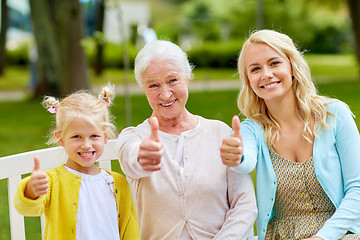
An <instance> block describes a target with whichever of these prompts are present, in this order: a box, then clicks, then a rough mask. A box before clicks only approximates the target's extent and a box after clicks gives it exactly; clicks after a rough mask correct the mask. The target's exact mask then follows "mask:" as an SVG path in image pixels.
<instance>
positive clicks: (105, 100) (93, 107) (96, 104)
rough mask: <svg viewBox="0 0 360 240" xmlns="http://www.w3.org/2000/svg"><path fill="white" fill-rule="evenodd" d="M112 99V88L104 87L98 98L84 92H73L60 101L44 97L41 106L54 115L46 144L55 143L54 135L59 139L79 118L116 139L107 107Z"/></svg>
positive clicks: (110, 86) (109, 86)
mask: <svg viewBox="0 0 360 240" xmlns="http://www.w3.org/2000/svg"><path fill="white" fill-rule="evenodd" d="M113 98H114V87H113V86H112V85H110V84H109V85H107V86H105V87H104V88H103V89H102V90H101V92H100V94H99V96H98V97H95V96H94V95H92V94H91V93H89V92H88V91H85V90H81V91H78V92H75V93H73V94H71V95H69V96H67V97H66V98H64V99H63V100H62V101H60V100H58V99H56V98H55V97H52V96H46V97H45V98H44V100H43V105H44V106H45V107H46V108H48V111H49V112H52V113H56V127H55V129H54V130H53V131H51V133H50V136H49V141H48V142H47V143H48V144H54V143H56V142H57V140H58V139H57V138H56V137H55V135H54V133H55V132H59V137H60V138H61V137H62V136H63V134H64V133H65V132H66V130H67V127H68V126H69V124H70V123H71V122H72V121H73V120H74V119H75V118H80V119H83V120H84V121H87V122H88V123H90V124H92V125H93V126H95V127H96V128H98V129H101V130H102V131H103V132H104V133H105V134H106V136H107V137H108V138H110V139H112V138H115V137H116V128H115V126H114V124H113V117H112V116H111V114H110V111H109V108H108V107H109V106H110V105H111V104H112V100H113Z"/></svg>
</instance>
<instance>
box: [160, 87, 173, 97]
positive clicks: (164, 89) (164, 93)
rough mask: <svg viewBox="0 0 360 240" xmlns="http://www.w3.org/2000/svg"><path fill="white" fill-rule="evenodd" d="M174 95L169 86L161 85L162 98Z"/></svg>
mask: <svg viewBox="0 0 360 240" xmlns="http://www.w3.org/2000/svg"><path fill="white" fill-rule="evenodd" d="M171 95H172V89H171V88H170V87H169V86H166V85H164V86H161V88H160V97H161V98H162V99H169V98H170V97H171Z"/></svg>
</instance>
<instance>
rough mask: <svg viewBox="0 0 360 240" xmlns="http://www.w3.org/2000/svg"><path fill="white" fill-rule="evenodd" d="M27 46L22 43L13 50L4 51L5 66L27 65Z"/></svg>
mask: <svg viewBox="0 0 360 240" xmlns="http://www.w3.org/2000/svg"><path fill="white" fill-rule="evenodd" d="M28 48H29V45H28V44H26V43H24V44H21V45H20V46H19V47H17V48H15V49H9V48H7V49H6V52H5V56H6V64H7V65H21V66H24V65H27V64H28V62H29V54H28V53H29V51H28Z"/></svg>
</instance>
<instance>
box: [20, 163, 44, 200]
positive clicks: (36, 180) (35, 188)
mask: <svg viewBox="0 0 360 240" xmlns="http://www.w3.org/2000/svg"><path fill="white" fill-rule="evenodd" d="M48 188H49V180H48V178H47V175H46V173H45V172H43V171H41V169H40V161H39V158H38V157H34V170H33V171H32V173H31V176H30V180H29V182H28V183H27V185H26V188H25V196H26V197H27V198H31V199H36V198H38V197H39V196H41V195H44V194H45V193H47V192H48Z"/></svg>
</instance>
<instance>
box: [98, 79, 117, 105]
mask: <svg viewBox="0 0 360 240" xmlns="http://www.w3.org/2000/svg"><path fill="white" fill-rule="evenodd" d="M114 95H115V87H114V85H112V84H110V83H109V84H108V85H106V86H105V87H103V89H102V90H101V92H100V94H99V96H98V98H99V99H100V100H101V101H103V102H104V103H105V105H106V106H107V107H109V106H110V105H111V104H112V101H113V99H114Z"/></svg>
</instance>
